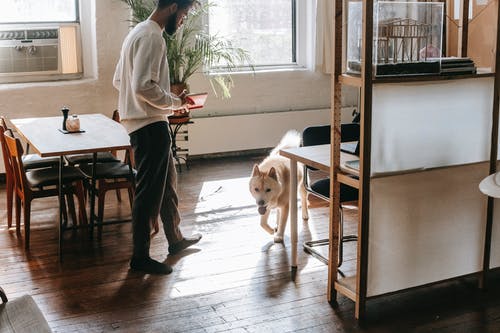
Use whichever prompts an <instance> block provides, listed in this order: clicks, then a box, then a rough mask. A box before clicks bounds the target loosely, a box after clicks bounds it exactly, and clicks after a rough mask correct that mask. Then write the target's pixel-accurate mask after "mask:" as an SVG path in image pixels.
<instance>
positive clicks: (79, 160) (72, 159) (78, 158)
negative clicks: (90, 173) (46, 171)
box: [65, 151, 120, 165]
mask: <svg viewBox="0 0 500 333" xmlns="http://www.w3.org/2000/svg"><path fill="white" fill-rule="evenodd" d="M93 155H94V154H77V155H68V156H65V158H66V161H68V163H69V164H70V165H78V164H84V163H92V161H93V158H94V156H93ZM119 161H120V160H119V159H117V158H116V157H115V156H114V155H113V154H111V153H110V152H107V151H105V152H99V153H97V162H98V163H110V162H119Z"/></svg>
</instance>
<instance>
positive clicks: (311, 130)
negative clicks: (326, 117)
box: [302, 123, 359, 146]
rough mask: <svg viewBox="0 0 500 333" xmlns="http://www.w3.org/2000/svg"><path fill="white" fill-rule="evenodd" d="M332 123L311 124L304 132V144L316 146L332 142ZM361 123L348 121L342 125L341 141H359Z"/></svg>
mask: <svg viewBox="0 0 500 333" xmlns="http://www.w3.org/2000/svg"><path fill="white" fill-rule="evenodd" d="M330 133H331V127H330V125H318V126H309V127H306V128H305V129H304V131H303V132H302V145H303V146H315V145H324V144H329V143H330V142H331V140H330V136H331V134H330ZM358 140H359V124H358V123H348V124H341V125H340V142H349V141H358Z"/></svg>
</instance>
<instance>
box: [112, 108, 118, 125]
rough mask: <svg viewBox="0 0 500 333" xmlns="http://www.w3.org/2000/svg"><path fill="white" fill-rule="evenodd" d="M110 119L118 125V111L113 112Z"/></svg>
mask: <svg viewBox="0 0 500 333" xmlns="http://www.w3.org/2000/svg"><path fill="white" fill-rule="evenodd" d="M111 119H113V120H114V121H116V122H117V123H119V122H120V112H118V110H115V111H113V116H112V117H111Z"/></svg>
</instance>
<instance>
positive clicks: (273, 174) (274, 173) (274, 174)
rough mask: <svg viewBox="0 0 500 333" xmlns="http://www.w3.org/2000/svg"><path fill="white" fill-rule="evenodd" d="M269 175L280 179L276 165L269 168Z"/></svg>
mask: <svg viewBox="0 0 500 333" xmlns="http://www.w3.org/2000/svg"><path fill="white" fill-rule="evenodd" d="M267 175H268V176H269V177H271V178H272V179H274V180H276V181H277V180H278V174H276V169H275V168H274V167H271V169H269V172H268V173H267Z"/></svg>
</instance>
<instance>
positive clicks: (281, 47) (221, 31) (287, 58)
mask: <svg viewBox="0 0 500 333" xmlns="http://www.w3.org/2000/svg"><path fill="white" fill-rule="evenodd" d="M211 2H212V3H214V4H215V5H214V6H212V7H210V10H209V19H208V20H209V22H208V25H209V32H210V34H211V35H218V36H222V37H225V38H227V39H229V40H230V41H231V42H232V43H233V45H234V46H235V47H241V48H243V49H245V50H247V51H248V52H249V54H250V56H251V58H252V61H253V65H254V66H255V67H256V68H258V67H272V66H294V65H297V46H296V43H297V38H296V34H297V31H296V29H297V24H296V10H297V8H296V6H297V1H296V0H211Z"/></svg>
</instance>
